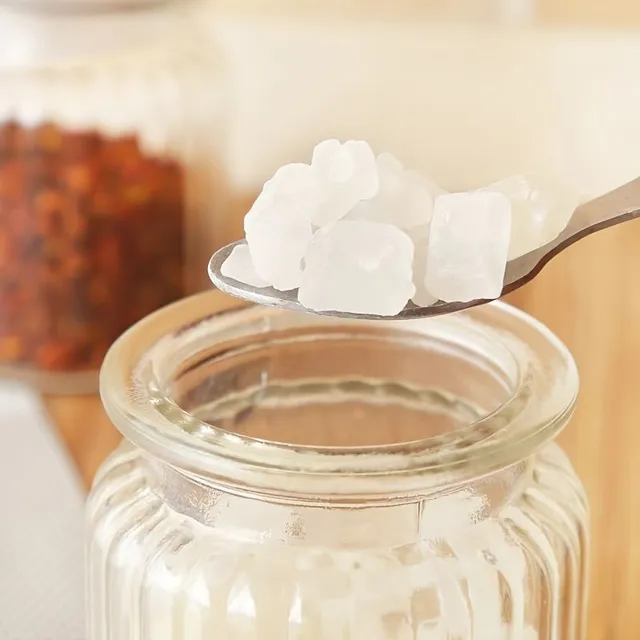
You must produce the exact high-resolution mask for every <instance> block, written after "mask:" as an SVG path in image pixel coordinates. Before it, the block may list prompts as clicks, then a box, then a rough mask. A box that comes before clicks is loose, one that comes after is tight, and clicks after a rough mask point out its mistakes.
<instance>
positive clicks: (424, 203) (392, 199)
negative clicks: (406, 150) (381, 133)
mask: <svg viewBox="0 0 640 640" xmlns="http://www.w3.org/2000/svg"><path fill="white" fill-rule="evenodd" d="M376 168H377V171H378V177H379V181H380V188H379V190H378V194H377V195H376V196H375V197H374V198H372V199H371V200H364V201H362V202H360V203H358V204H357V205H356V206H355V207H354V208H353V209H352V211H351V212H350V213H349V215H348V218H349V219H351V220H371V221H375V222H386V223H389V224H394V225H396V226H397V227H401V228H403V229H410V228H412V227H416V226H419V225H424V224H426V223H427V222H428V221H429V220H430V218H431V215H432V212H433V198H434V194H433V193H432V190H433V191H434V192H435V191H438V189H437V188H436V187H435V186H434V185H432V183H430V182H429V180H428V179H426V178H424V177H423V176H421V175H420V174H419V173H418V172H416V171H407V170H405V168H404V167H403V166H402V163H401V162H400V161H399V160H397V159H396V158H395V157H394V156H392V155H391V154H390V153H381V154H380V155H379V156H378V157H377V159H376Z"/></svg>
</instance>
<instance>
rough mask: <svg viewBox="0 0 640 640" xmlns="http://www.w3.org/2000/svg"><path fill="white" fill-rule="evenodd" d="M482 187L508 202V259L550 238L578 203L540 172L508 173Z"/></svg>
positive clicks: (564, 224) (536, 246)
mask: <svg viewBox="0 0 640 640" xmlns="http://www.w3.org/2000/svg"><path fill="white" fill-rule="evenodd" d="M485 190H486V191H497V192H499V193H502V194H503V195H505V196H506V197H507V198H508V199H509V201H510V202H511V215H512V220H511V241H510V245H509V254H508V259H509V260H513V259H514V258H518V257H520V256H522V255H524V254H525V253H529V252H530V251H533V250H534V249H537V248H538V247H541V246H543V245H545V244H547V243H548V242H551V240H554V239H555V238H556V237H557V236H558V235H559V234H560V233H561V232H562V231H563V230H564V228H565V227H566V226H567V223H568V222H569V220H570V219H571V216H572V214H573V212H574V210H575V208H576V207H577V206H578V197H577V196H576V194H575V193H573V192H572V191H571V190H570V189H568V188H567V187H566V186H565V185H563V184H561V183H560V182H558V181H556V180H553V179H551V178H550V177H548V176H544V175H536V174H522V175H516V176H512V177H510V178H506V179H505V180H501V181H500V182H496V183H495V184H492V185H490V186H489V187H486V189H485Z"/></svg>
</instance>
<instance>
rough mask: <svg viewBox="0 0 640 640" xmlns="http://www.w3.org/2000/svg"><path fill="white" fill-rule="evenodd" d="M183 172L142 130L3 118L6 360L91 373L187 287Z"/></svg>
mask: <svg viewBox="0 0 640 640" xmlns="http://www.w3.org/2000/svg"><path fill="white" fill-rule="evenodd" d="M184 214H185V212H184V176H183V171H182V167H181V166H180V165H179V164H178V163H177V162H175V161H173V160H169V159H157V158H153V157H149V156H148V155H146V154H145V153H144V152H143V151H142V150H141V148H140V145H139V143H138V140H137V139H136V138H135V137H132V136H125V137H122V138H117V139H115V138H109V137H102V136H100V135H99V134H98V133H96V132H93V131H85V132H75V131H74V132H71V131H65V130H64V129H61V128H60V127H57V126H56V125H54V124H51V123H47V124H43V125H41V126H38V127H35V128H25V127H21V126H19V125H18V124H17V123H15V122H8V123H5V124H4V125H0V364H12V365H20V366H26V367H32V368H36V369H40V370H44V371H52V372H65V371H68V372H72V371H79V370H92V369H96V368H97V367H99V366H100V363H101V361H102V358H103V357H104V354H105V352H106V350H107V349H108V347H109V345H110V344H111V343H112V342H113V341H114V340H115V339H116V338H117V337H118V336H119V335H120V334H121V333H122V332H123V331H124V330H125V329H127V328H128V327H129V326H130V325H131V324H133V323H134V322H137V321H138V320H139V319H141V318H142V317H144V316H145V315H147V314H149V313H151V312H152V311H154V310H155V309H157V308H159V307H161V306H164V305H165V304H168V303H170V302H173V301H174V300H176V299H178V298H180V297H181V296H182V295H183V294H184V290H183V282H184V274H183V269H184V259H183V225H184V218H185V215H184Z"/></svg>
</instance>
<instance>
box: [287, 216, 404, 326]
mask: <svg viewBox="0 0 640 640" xmlns="http://www.w3.org/2000/svg"><path fill="white" fill-rule="evenodd" d="M412 262H413V243H412V242H411V239H410V238H409V236H407V235H406V234H405V233H404V232H402V231H401V230H400V229H398V228H396V227H394V226H392V225H388V224H382V223H377V222H367V221H356V220H343V221H340V222H337V223H335V224H334V225H332V226H330V227H328V228H326V229H322V230H321V231H318V232H317V233H316V235H315V236H314V239H313V242H312V244H311V246H310V247H309V251H308V252H307V255H306V256H305V269H304V274H303V278H302V284H301V285H300V289H299V291H298V300H299V302H300V303H301V304H302V305H304V306H305V307H307V308H308V309H313V310H315V311H344V312H351V313H366V314H372V315H379V316H393V315H396V314H397V313H399V312H400V311H402V309H403V308H404V306H405V305H406V303H407V302H408V300H409V299H410V298H411V296H412V295H413V294H414V292H415V288H414V286H413V283H412V277H413V271H412Z"/></svg>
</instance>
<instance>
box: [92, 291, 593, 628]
mask: <svg viewBox="0 0 640 640" xmlns="http://www.w3.org/2000/svg"><path fill="white" fill-rule="evenodd" d="M577 386H578V380H577V374H576V369H575V366H574V362H573V360H572V358H571V356H570V355H569V353H568V352H567V350H566V349H565V347H564V346H563V345H562V344H561V343H560V342H559V341H558V340H557V339H556V338H555V337H554V336H553V335H552V334H551V333H550V332H549V331H548V330H547V329H546V328H544V327H543V326H542V325H540V324H539V323H537V322H536V321H535V320H533V319H532V318H530V317H529V316H527V315H525V314H523V313H522V312H519V311H517V310H515V309H513V308H511V307H508V306H506V305H504V304H491V305H489V306H485V307H478V308H476V309H472V310H469V311H466V312H464V313H461V314H456V315H455V316H444V317H441V318H432V319H429V320H428V321H424V320H422V321H420V320H419V321H407V322H404V323H385V322H370V321H366V322H354V321H350V322H346V321H342V320H336V319H331V318H320V317H314V316H306V315H300V314H293V313H290V312H284V311H281V310H274V309H267V308H260V307H239V306H238V304H237V303H236V302H231V301H230V300H229V299H227V298H224V297H223V296H222V295H221V294H219V293H217V292H209V293H205V294H200V295H198V296H194V297H191V298H188V299H186V300H183V301H180V302H178V303H176V304H174V305H171V306H170V307H168V308H165V309H163V310H161V311H159V312H157V313H155V314H153V315H152V316H151V317H149V318H147V319H145V320H143V321H142V322H141V323H139V324H138V325H137V326H136V327H135V328H133V329H132V330H131V331H129V332H128V333H127V334H126V335H125V336H123V337H122V338H120V340H118V341H117V342H116V344H115V345H114V346H113V347H112V349H111V350H110V352H109V354H108V355H107V358H106V360H105V364H104V367H103V370H102V376H101V392H102V397H103V401H104V403H105V407H106V409H107V412H108V413H109V416H110V417H111V419H112V420H113V422H114V423H115V424H116V426H117V427H118V428H119V429H120V430H121V431H122V433H123V434H124V436H125V444H123V446H122V447H121V448H120V449H119V450H117V451H116V452H115V453H114V454H113V455H112V456H111V457H110V458H109V459H108V460H107V461H106V462H105V463H104V464H103V466H102V468H101V470H100V471H99V472H98V474H97V476H96V479H95V482H94V486H93V489H92V492H91V495H90V498H89V502H88V514H87V518H88V553H87V561H88V565H87V572H88V582H87V584H88V594H87V604H88V611H87V614H88V624H89V633H88V638H89V640H106V639H107V638H108V639H109V640H133V639H135V640H146V639H153V640H164V639H166V640H178V639H183V638H184V639H188V640H199V639H202V640H205V639H208V638H214V637H215V638H218V637H219V638H225V639H228V640H231V639H232V638H233V639H234V640H240V639H241V638H246V639H247V640H248V639H250V638H251V639H253V638H263V639H264V640H270V639H273V640H282V639H283V638H305V639H306V640H336V639H337V638H341V639H344V640H347V639H348V640H364V639H366V640H391V639H393V640H401V639H402V640H405V639H407V640H410V639H416V638H419V639H420V640H446V639H448V638H456V639H457V640H501V639H504V640H516V639H517V640H534V639H535V640H552V639H553V640H584V638H585V637H586V629H585V622H584V620H585V618H584V615H585V598H586V590H587V585H586V581H587V577H586V575H587V574H586V568H587V560H588V542H587V540H588V532H587V527H588V507H587V503H586V499H585V495H584V492H583V489H582V486H581V484H580V481H579V480H578V479H577V477H576V475H575V474H574V472H573V470H572V468H571V465H570V463H569V462H568V460H567V458H566V457H565V455H564V454H563V452H562V451H561V450H560V448H559V447H558V446H557V445H556V444H555V443H554V442H553V439H554V438H555V436H556V435H557V434H558V432H559V431H560V430H561V429H562V428H563V427H564V426H565V425H566V423H567V421H568V420H569V417H570V415H571V413H572V410H573V407H574V403H575V399H576V393H577Z"/></svg>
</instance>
